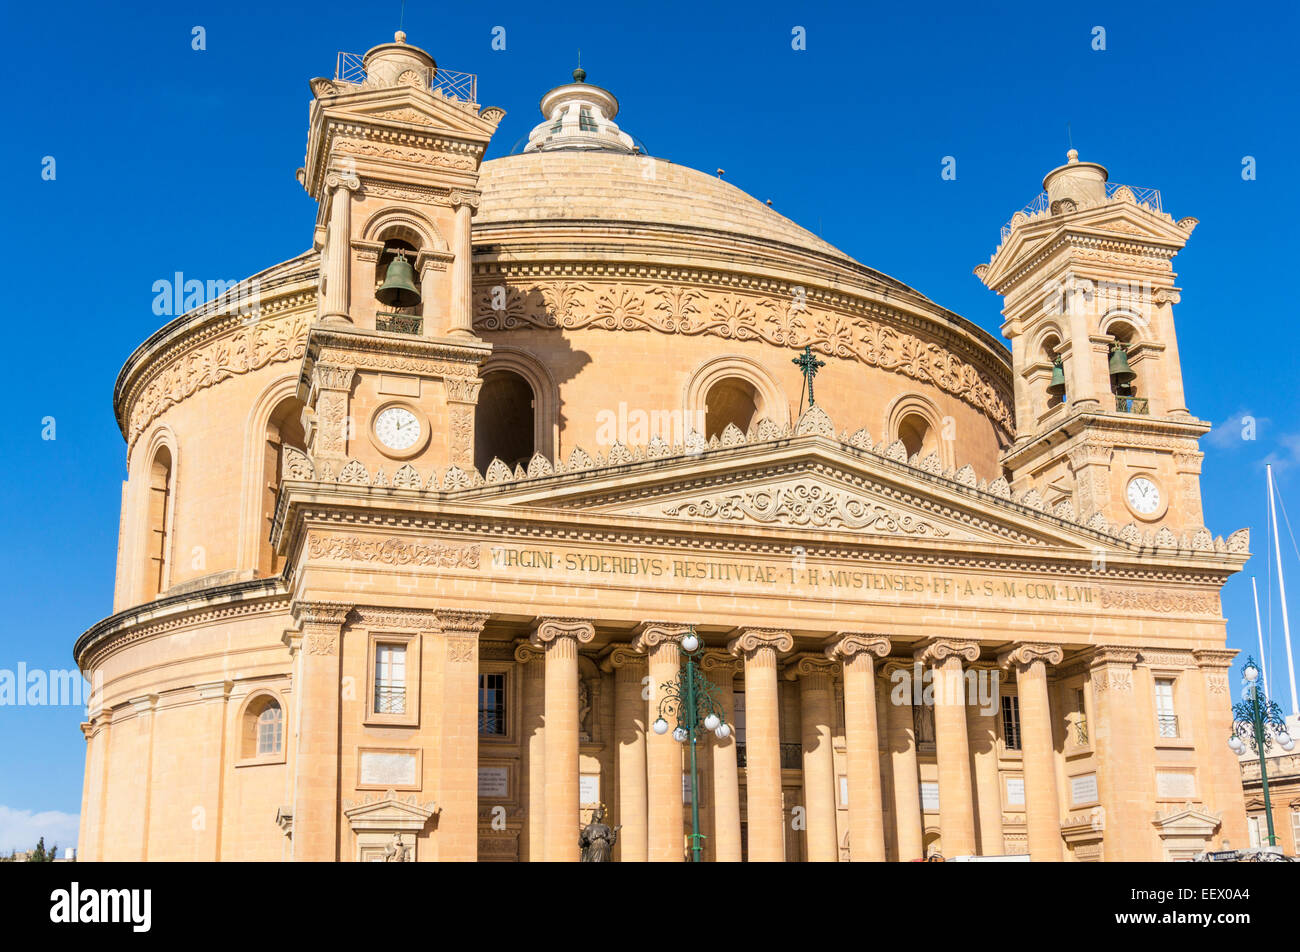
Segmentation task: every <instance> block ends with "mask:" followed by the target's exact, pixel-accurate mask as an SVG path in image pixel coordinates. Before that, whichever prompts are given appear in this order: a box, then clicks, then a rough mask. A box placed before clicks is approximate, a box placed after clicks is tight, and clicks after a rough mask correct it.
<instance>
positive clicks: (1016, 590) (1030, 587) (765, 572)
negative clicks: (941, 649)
mask: <svg viewBox="0 0 1300 952" xmlns="http://www.w3.org/2000/svg"><path fill="white" fill-rule="evenodd" d="M802 562H803V560H802V559H789V560H787V561H786V562H785V563H782V562H760V561H734V562H732V561H722V560H716V559H689V558H681V559H678V558H671V557H667V556H658V555H598V554H591V553H583V552H557V551H553V550H550V549H533V548H512V547H507V546H498V547H494V548H493V549H492V568H494V569H510V570H523V571H533V572H539V573H542V572H545V573H563V574H577V575H597V576H604V577H608V578H611V579H613V578H619V577H624V578H628V579H645V580H650V581H657V582H662V583H665V584H670V585H671V584H677V583H683V582H692V583H697V582H712V583H720V584H723V585H739V586H747V587H752V588H761V587H775V586H782V585H784V586H788V587H796V588H803V589H818V590H821V591H822V592H823V593H824V594H826V595H837V594H846V595H847V594H852V593H868V592H876V593H886V594H897V595H927V596H931V597H937V598H942V599H947V600H957V601H963V600H972V601H983V600H991V599H1025V600H1029V601H1039V602H1058V603H1065V604H1077V605H1091V604H1092V603H1093V600H1094V598H1095V595H1096V589H1095V588H1094V587H1093V586H1091V585H1078V584H1073V583H1065V582H1045V581H1040V580H1037V579H1032V580H1031V579H1014V578H1010V579H1001V578H999V579H981V578H972V577H968V576H957V575H935V574H931V573H915V572H887V571H884V572H882V571H872V570H870V569H844V568H826V567H820V566H809V565H805V564H802Z"/></svg>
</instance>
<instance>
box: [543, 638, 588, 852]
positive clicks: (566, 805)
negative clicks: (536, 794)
mask: <svg viewBox="0 0 1300 952" xmlns="http://www.w3.org/2000/svg"><path fill="white" fill-rule="evenodd" d="M594 636H595V628H594V626H593V625H592V624H591V622H589V621H581V620H578V619H571V618H547V619H545V620H543V621H542V622H540V623H539V624H538V626H537V629H536V631H535V632H534V633H533V643H534V644H535V645H538V646H545V650H546V673H545V681H546V686H545V693H546V741H545V744H546V770H545V775H546V794H545V798H544V800H545V811H546V838H545V843H544V850H545V858H546V861H547V862H548V863H563V862H569V863H572V862H577V861H578V858H579V857H578V852H579V851H578V830H579V822H578V820H579V815H580V814H579V802H578V729H579V723H578V645H579V644H580V643H581V644H586V643H587V642H589V641H591V639H592V638H593V637H594Z"/></svg>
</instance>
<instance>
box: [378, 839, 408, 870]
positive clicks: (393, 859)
mask: <svg viewBox="0 0 1300 952" xmlns="http://www.w3.org/2000/svg"><path fill="white" fill-rule="evenodd" d="M407 849H408V847H407V846H406V845H405V844H404V843H403V842H402V834H401V833H394V834H393V842H392V843H390V844H388V846H386V847H385V848H384V862H385V863H405V862H406V861H407V859H406V853H407Z"/></svg>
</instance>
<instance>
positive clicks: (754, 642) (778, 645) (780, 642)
mask: <svg viewBox="0 0 1300 952" xmlns="http://www.w3.org/2000/svg"><path fill="white" fill-rule="evenodd" d="M739 631H740V634H739V635H737V636H736V637H735V638H732V639H731V641H729V642H727V650H728V651H730V652H731V653H732V654H733V655H735V656H736V657H738V658H746V659H748V658H750V657H752V656H753V655H754V654H755V653H756V652H757V651H759V650H760V649H762V648H771V649H772V650H773V651H774V652H775V653H777V654H784V653H785V652H787V651H792V650H794V638H792V637H791V636H790V632H788V631H783V630H782V629H780V628H741V629H739Z"/></svg>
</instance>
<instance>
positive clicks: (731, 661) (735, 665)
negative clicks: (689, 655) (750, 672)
mask: <svg viewBox="0 0 1300 952" xmlns="http://www.w3.org/2000/svg"><path fill="white" fill-rule="evenodd" d="M700 667H702V668H703V669H704V670H705V671H713V672H716V673H717V674H718V675H719V676H725V675H730V676H731V677H733V678H734V677H735V676H736V675H737V674H739V673H740V667H741V663H740V659H739V658H737V657H736V656H735V655H732V654H728V653H727V652H725V651H720V650H718V649H717V648H713V649H710V650H708V651H706V652H704V657H703V659H702V660H701V661H700Z"/></svg>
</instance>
